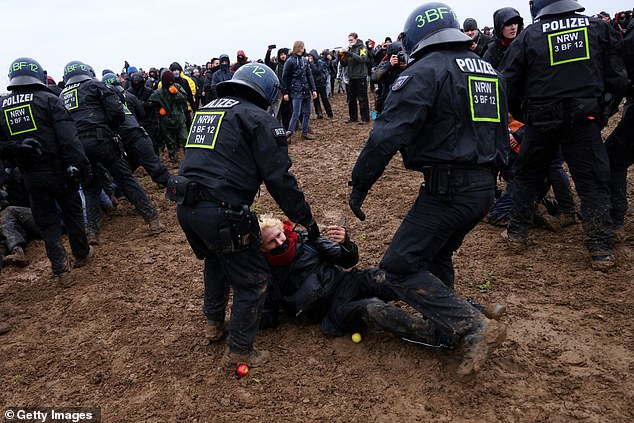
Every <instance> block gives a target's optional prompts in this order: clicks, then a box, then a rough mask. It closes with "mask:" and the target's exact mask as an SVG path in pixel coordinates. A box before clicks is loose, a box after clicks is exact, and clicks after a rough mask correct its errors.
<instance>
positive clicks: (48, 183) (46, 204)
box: [24, 171, 89, 274]
mask: <svg viewBox="0 0 634 423" xmlns="http://www.w3.org/2000/svg"><path fill="white" fill-rule="evenodd" d="M24 183H25V185H26V189H27V191H28V192H29V198H30V200H31V212H32V213H33V220H34V221H35V224H36V225H37V227H38V229H39V230H40V235H41V236H42V239H43V240H44V246H45V247H46V255H47V256H48V259H49V260H50V262H51V269H52V270H53V273H54V274H59V273H62V272H64V271H65V270H66V269H67V266H68V256H67V254H66V250H65V249H64V246H63V244H62V226H61V222H62V219H64V225H65V226H66V231H67V233H68V241H69V242H70V248H71V250H72V253H73V256H75V257H76V258H85V257H86V256H87V255H88V251H89V246H88V240H87V239H86V233H85V232H84V215H83V210H82V206H81V199H80V197H79V192H78V191H77V188H75V187H73V186H69V185H68V183H67V178H66V175H65V174H63V173H59V172H54V171H46V172H29V173H27V174H25V175H24ZM58 206H59V207H58Z"/></svg>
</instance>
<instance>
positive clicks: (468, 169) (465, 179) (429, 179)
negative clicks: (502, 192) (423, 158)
mask: <svg viewBox="0 0 634 423" xmlns="http://www.w3.org/2000/svg"><path fill="white" fill-rule="evenodd" d="M422 171H423V175H425V183H424V185H423V186H424V188H425V191H427V193H428V194H430V195H433V196H435V197H439V198H441V199H443V200H447V201H449V200H452V199H453V196H454V194H457V193H460V192H466V191H480V190H486V189H493V188H494V187H495V171H494V170H493V168H492V167H488V166H454V165H433V166H423V168H422ZM421 188H422V187H421Z"/></svg>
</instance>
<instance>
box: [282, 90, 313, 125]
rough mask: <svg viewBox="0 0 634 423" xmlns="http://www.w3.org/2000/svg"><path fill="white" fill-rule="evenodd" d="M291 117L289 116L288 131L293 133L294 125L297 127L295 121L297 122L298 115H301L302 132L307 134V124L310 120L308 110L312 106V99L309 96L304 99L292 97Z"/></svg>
mask: <svg viewBox="0 0 634 423" xmlns="http://www.w3.org/2000/svg"><path fill="white" fill-rule="evenodd" d="M292 101H293V115H292V116H291V122H290V123H289V124H288V130H289V131H290V132H291V133H293V132H295V125H297V121H298V120H299V114H300V113H303V114H304V116H303V117H302V132H308V122H309V120H310V110H311V108H312V107H311V106H312V98H311V97H310V96H308V97H306V98H304V97H299V96H296V97H293V98H292Z"/></svg>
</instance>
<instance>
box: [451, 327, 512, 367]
mask: <svg viewBox="0 0 634 423" xmlns="http://www.w3.org/2000/svg"><path fill="white" fill-rule="evenodd" d="M504 339H506V325H505V324H504V323H500V322H497V321H495V320H489V319H487V318H483V319H482V322H481V323H479V324H476V329H475V330H474V331H472V332H471V333H469V334H467V335H465V336H464V338H463V340H462V342H463V346H464V357H463V359H462V363H460V366H458V375H459V376H468V375H470V374H473V373H475V372H477V371H479V370H480V369H481V368H482V366H483V365H484V363H485V362H486V360H487V359H488V358H489V356H490V355H491V353H492V352H493V351H494V350H495V349H496V348H497V347H498V346H500V344H502V342H503V341H504Z"/></svg>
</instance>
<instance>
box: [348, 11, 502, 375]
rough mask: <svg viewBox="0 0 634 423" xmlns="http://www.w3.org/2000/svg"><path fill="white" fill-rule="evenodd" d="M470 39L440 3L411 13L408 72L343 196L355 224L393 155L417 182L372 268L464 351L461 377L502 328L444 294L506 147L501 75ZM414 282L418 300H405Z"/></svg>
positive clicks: (479, 361) (398, 83) (490, 190)
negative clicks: (414, 197)
mask: <svg viewBox="0 0 634 423" xmlns="http://www.w3.org/2000/svg"><path fill="white" fill-rule="evenodd" d="M471 42H472V41H471V38H470V37H469V36H467V35H465V34H463V33H462V32H461V31H460V26H459V24H458V20H457V18H456V15H455V14H454V12H453V10H452V9H451V8H450V7H449V6H447V5H445V4H443V3H427V4H424V5H422V6H420V7H418V8H416V9H414V11H413V12H412V14H411V15H410V16H409V18H408V19H407V21H406V23H405V29H404V39H403V47H404V49H405V51H406V52H407V53H408V54H409V57H410V62H409V65H408V67H407V69H406V70H405V71H404V72H403V73H402V74H401V76H400V77H399V78H398V79H397V80H396V81H395V82H394V84H393V85H392V88H391V92H390V95H388V96H387V98H386V101H385V107H384V110H383V113H382V114H381V115H379V117H378V119H377V120H376V121H375V124H374V128H373V130H372V132H371V133H370V137H369V139H368V141H367V143H366V145H365V147H364V148H363V151H362V152H361V154H360V156H359V158H358V159H357V162H356V164H355V166H354V169H353V171H352V187H353V188H352V193H351V195H350V199H349V203H350V207H351V209H352V211H353V212H354V214H355V215H356V216H357V217H358V218H359V219H361V220H364V219H365V214H364V213H363V211H362V210H361V205H362V203H363V201H364V199H365V197H366V195H367V193H368V191H369V190H370V188H371V187H372V185H373V184H374V183H375V182H376V180H377V179H378V178H379V177H380V176H381V174H382V173H383V171H384V169H385V167H386V166H387V164H388V163H389V162H390V159H391V158H392V156H394V154H395V153H396V152H397V151H399V150H400V151H401V154H402V155H403V162H404V164H405V167H406V168H408V169H412V170H416V171H419V172H422V173H423V174H424V175H425V183H424V185H423V186H422V187H421V189H420V193H419V196H418V199H417V200H416V202H415V203H414V205H413V206H412V208H411V210H410V211H409V213H408V214H407V216H406V217H405V219H404V221H403V222H402V223H401V226H400V227H399V229H398V230H397V232H396V234H395V235H394V238H393V239H392V243H391V245H390V247H389V249H388V251H387V252H386V253H385V256H384V257H383V259H382V261H381V263H380V267H381V268H382V269H384V270H385V272H386V283H387V284H388V285H389V286H390V287H391V288H392V289H393V290H394V291H395V292H396V293H397V294H398V295H399V297H400V298H401V299H405V298H409V300H408V301H414V302H415V303H416V301H418V303H417V304H416V308H417V309H419V310H421V309H422V310H425V311H426V312H424V313H423V314H424V315H425V316H426V317H428V318H429V319H431V320H432V321H434V323H435V324H437V325H438V326H439V327H441V328H443V329H444V330H445V331H446V332H448V333H452V334H455V335H457V336H459V337H461V339H462V342H463V343H464V345H465V347H466V350H465V356H464V360H463V362H462V364H461V365H460V367H459V370H458V373H459V374H461V375H467V374H471V373H473V372H475V371H477V370H478V369H479V368H480V367H481V366H482V364H483V363H484V361H485V360H486V358H487V357H488V355H489V354H490V352H491V351H492V350H493V349H494V348H495V347H496V346H497V345H498V344H500V343H501V342H502V340H503V339H504V337H505V334H506V327H505V326H504V325H503V324H501V323H498V322H495V321H492V320H489V319H487V318H486V317H484V315H482V314H481V313H480V312H479V311H477V310H476V309H475V308H474V307H472V306H471V305H469V303H468V302H467V301H466V300H465V299H464V298H462V297H459V296H458V295H457V294H456V293H455V291H454V290H453V285H454V269H453V264H452V261H451V257H452V255H453V252H454V251H456V250H457V249H458V248H459V247H460V245H461V244H462V241H463V239H464V237H465V235H466V234H467V233H468V232H469V231H471V229H473V228H474V227H475V225H476V224H477V223H478V222H479V221H480V220H481V219H482V217H483V216H485V214H486V212H487V210H488V208H489V206H490V205H491V202H492V201H493V198H494V195H495V171H496V169H497V168H499V167H500V166H502V165H504V163H505V161H506V157H507V148H508V147H507V146H508V132H507V129H506V127H507V110H506V97H505V87H504V81H503V78H502V77H501V76H500V75H499V74H498V73H497V72H496V71H495V70H494V69H493V67H492V66H491V65H490V64H489V63H487V62H485V61H484V60H482V59H480V57H479V56H478V55H477V54H475V53H473V52H471V51H469V46H470V45H471ZM421 285H422V286H424V287H425V289H424V295H423V294H422V293H419V294H417V295H407V293H408V292H411V291H416V292H418V291H420V289H419V288H417V287H420V286H421Z"/></svg>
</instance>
